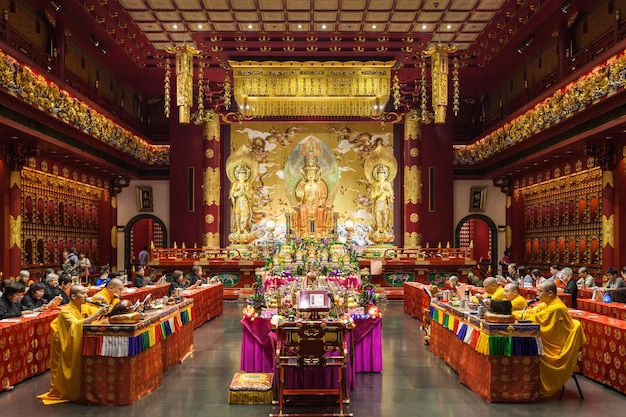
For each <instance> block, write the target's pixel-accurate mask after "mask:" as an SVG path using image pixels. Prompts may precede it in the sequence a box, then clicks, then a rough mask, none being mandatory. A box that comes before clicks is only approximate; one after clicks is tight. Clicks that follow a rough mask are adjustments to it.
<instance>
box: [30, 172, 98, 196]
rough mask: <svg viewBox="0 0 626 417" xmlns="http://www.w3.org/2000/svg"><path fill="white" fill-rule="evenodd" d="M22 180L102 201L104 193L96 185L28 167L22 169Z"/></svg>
mask: <svg viewBox="0 0 626 417" xmlns="http://www.w3.org/2000/svg"><path fill="white" fill-rule="evenodd" d="M22 179H23V181H26V183H27V184H35V185H41V186H47V187H50V188H53V189H55V190H57V191H63V192H67V193H69V194H74V195H82V196H90V197H93V198H97V199H100V197H101V196H102V193H103V192H104V189H103V188H99V187H96V186H95V185H89V184H85V183H83V182H79V181H75V180H71V179H68V178H63V177H57V176H56V175H53V174H48V173H46V172H41V171H36V170H34V169H32V168H27V167H24V168H22Z"/></svg>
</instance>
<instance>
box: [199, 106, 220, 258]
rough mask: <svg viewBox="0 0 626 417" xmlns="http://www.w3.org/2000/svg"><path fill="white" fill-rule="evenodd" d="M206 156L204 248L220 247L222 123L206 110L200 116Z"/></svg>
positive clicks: (203, 165) (204, 169) (203, 196)
mask: <svg viewBox="0 0 626 417" xmlns="http://www.w3.org/2000/svg"><path fill="white" fill-rule="evenodd" d="M200 120H201V121H202V138H203V150H204V155H203V157H202V213H203V214H204V222H203V223H202V246H204V247H211V248H219V247H220V189H221V185H220V182H221V179H220V160H221V151H220V123H219V115H218V114H217V113H215V112H214V111H212V110H205V111H204V112H203V113H202V115H200Z"/></svg>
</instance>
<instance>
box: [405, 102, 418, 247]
mask: <svg viewBox="0 0 626 417" xmlns="http://www.w3.org/2000/svg"><path fill="white" fill-rule="evenodd" d="M406 117H407V119H406V122H405V124H404V146H403V148H404V149H403V150H404V152H403V153H404V159H403V161H404V173H403V179H404V207H403V210H402V214H403V216H402V218H403V222H404V224H403V226H404V241H403V246H404V247H405V248H411V247H413V248H414V247H417V246H420V245H421V243H422V233H421V221H420V220H421V219H420V213H421V211H422V168H421V167H422V163H421V154H422V152H421V136H422V131H421V127H422V124H421V120H420V117H419V112H418V111H417V110H411V111H410V112H409V113H407V115H406Z"/></svg>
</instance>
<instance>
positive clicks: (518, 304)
mask: <svg viewBox="0 0 626 417" xmlns="http://www.w3.org/2000/svg"><path fill="white" fill-rule="evenodd" d="M504 296H505V297H506V299H507V300H509V301H510V302H511V306H512V307H513V311H518V310H523V309H524V308H525V307H526V306H527V305H528V301H526V299H525V298H524V297H523V296H522V295H521V294H520V293H519V285H518V284H517V283H516V282H509V283H508V284H506V285H505V286H504Z"/></svg>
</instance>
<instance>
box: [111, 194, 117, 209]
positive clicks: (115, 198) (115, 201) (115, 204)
mask: <svg viewBox="0 0 626 417" xmlns="http://www.w3.org/2000/svg"><path fill="white" fill-rule="evenodd" d="M111 208H112V209H117V197H116V196H112V197H111Z"/></svg>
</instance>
